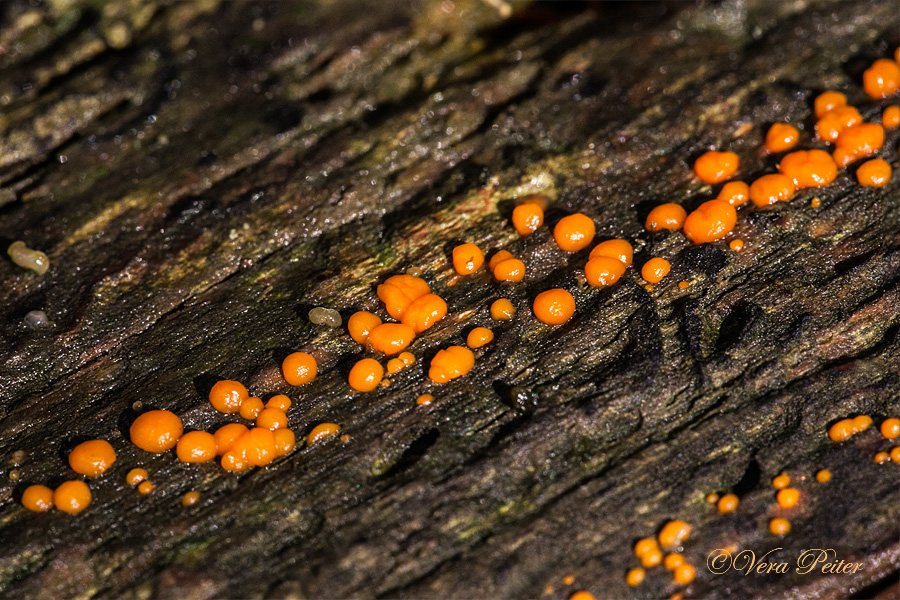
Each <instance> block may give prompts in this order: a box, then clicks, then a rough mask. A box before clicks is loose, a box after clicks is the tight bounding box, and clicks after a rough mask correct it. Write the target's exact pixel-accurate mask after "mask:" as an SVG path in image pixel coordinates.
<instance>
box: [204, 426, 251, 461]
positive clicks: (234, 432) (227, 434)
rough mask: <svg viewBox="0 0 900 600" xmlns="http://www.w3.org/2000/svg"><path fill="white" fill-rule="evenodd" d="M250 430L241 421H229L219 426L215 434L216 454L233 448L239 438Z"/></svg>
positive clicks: (221, 453)
mask: <svg viewBox="0 0 900 600" xmlns="http://www.w3.org/2000/svg"><path fill="white" fill-rule="evenodd" d="M248 431H249V429H247V426H246V425H243V424H241V423H229V424H227V425H222V426H221V427H219V428H218V429H217V430H216V432H215V433H214V434H213V438H215V441H216V454H218V455H219V456H221V455H223V454H225V453H226V452H228V451H229V450H231V447H232V446H233V445H234V443H235V442H236V441H237V440H238V438H240V437H241V436H242V435H244V434H245V433H247V432H248Z"/></svg>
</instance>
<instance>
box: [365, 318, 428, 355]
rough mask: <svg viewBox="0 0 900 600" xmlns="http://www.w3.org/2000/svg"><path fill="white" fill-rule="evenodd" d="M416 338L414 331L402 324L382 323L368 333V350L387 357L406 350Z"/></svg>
mask: <svg viewBox="0 0 900 600" xmlns="http://www.w3.org/2000/svg"><path fill="white" fill-rule="evenodd" d="M415 338H416V331H415V329H413V328H412V327H410V326H409V325H404V324H403V323H382V324H381V325H379V326H378V327H376V328H375V329H373V330H372V332H371V333H369V339H368V340H367V341H366V343H367V344H368V346H369V348H371V349H372V350H375V351H377V352H383V353H385V354H387V355H391V354H397V353H398V352H402V351H403V350H406V347H407V346H409V345H410V344H411V343H412V341H413V340H414V339H415Z"/></svg>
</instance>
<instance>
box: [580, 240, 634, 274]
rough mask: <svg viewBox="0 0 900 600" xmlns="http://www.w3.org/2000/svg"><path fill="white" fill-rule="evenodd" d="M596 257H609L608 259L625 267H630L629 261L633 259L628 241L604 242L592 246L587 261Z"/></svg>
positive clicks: (632, 249) (632, 252)
mask: <svg viewBox="0 0 900 600" xmlns="http://www.w3.org/2000/svg"><path fill="white" fill-rule="evenodd" d="M598 256H609V257H610V258H615V259H618V260H620V261H622V262H623V263H624V264H625V266H626V267H630V266H631V261H632V260H633V259H634V248H632V246H631V244H630V243H629V242H628V240H622V239H615V240H606V241H605V242H600V243H599V244H597V245H596V246H594V249H593V250H591V255H590V257H589V258H588V260H590V259H591V258H597V257H598Z"/></svg>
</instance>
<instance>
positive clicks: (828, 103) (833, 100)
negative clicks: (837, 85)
mask: <svg viewBox="0 0 900 600" xmlns="http://www.w3.org/2000/svg"><path fill="white" fill-rule="evenodd" d="M841 106H847V96H845V95H843V94H842V93H840V92H822V93H821V94H819V95H818V96H816V101H815V110H816V117H824V116H825V114H826V113H828V112H830V111H832V110H834V109H835V108H839V107H841Z"/></svg>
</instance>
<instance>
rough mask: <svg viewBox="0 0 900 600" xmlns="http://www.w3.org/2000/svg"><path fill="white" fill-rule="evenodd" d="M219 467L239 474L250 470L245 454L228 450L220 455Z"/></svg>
mask: <svg viewBox="0 0 900 600" xmlns="http://www.w3.org/2000/svg"><path fill="white" fill-rule="evenodd" d="M242 437H243V436H242ZM221 465H222V468H223V469H225V470H226V471H229V472H231V473H240V472H241V471H246V470H247V469H249V468H250V462H249V461H248V460H247V456H246V454H245V453H243V452H237V451H235V450H229V451H228V452H226V453H225V454H223V455H222V461H221Z"/></svg>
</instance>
